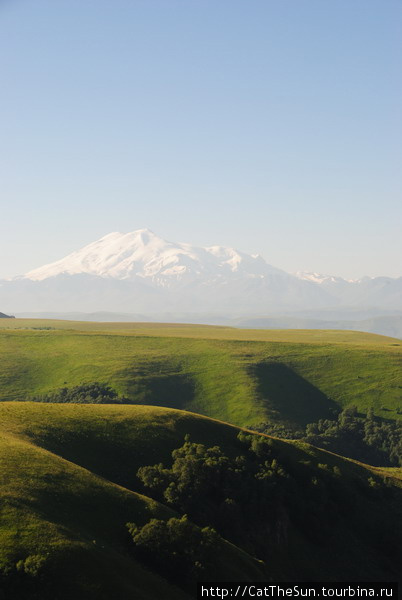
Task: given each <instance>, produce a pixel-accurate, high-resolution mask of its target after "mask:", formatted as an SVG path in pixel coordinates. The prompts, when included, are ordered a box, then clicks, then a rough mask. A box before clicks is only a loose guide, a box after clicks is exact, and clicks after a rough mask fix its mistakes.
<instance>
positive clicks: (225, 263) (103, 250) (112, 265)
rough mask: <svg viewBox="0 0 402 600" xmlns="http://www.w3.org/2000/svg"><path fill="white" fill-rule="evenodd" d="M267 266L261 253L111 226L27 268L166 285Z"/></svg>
mask: <svg viewBox="0 0 402 600" xmlns="http://www.w3.org/2000/svg"><path fill="white" fill-rule="evenodd" d="M267 271H270V272H271V271H279V270H277V269H274V268H273V267H270V266H269V265H268V264H267V263H266V262H265V261H264V259H262V258H261V257H260V256H255V257H253V256H250V255H248V254H244V253H242V252H239V251H237V250H235V249H234V248H226V247H223V246H210V247H206V248H198V247H195V246H191V245H190V244H186V243H173V242H168V241H166V240H164V239H162V238H160V237H158V236H157V235H156V234H155V233H154V232H153V231H151V230H150V229H147V228H143V229H136V230H134V231H131V232H129V233H120V232H117V231H115V232H112V233H109V234H107V235H105V236H104V237H102V238H100V239H99V240H96V241H95V242H92V243H91V244H88V245H87V246H85V247H84V248H81V249H80V250H77V251H76V252H72V253H71V254H69V255H68V256H66V257H64V258H62V259H61V260H58V261H56V262H54V263H51V264H48V265H44V266H43V267H40V268H38V269H34V270H33V271H30V272H29V273H26V275H25V278H26V279H31V280H35V281H42V280H44V279H48V278H49V277H55V276H57V275H78V274H88V275H95V276H98V277H104V278H113V279H133V278H137V277H141V278H153V279H156V280H158V281H159V282H162V283H163V284H164V285H167V284H169V282H171V281H173V280H174V279H176V280H177V279H179V280H184V279H185V280H189V279H193V278H199V277H200V276H203V277H206V278H207V279H208V280H211V279H214V278H216V277H221V276H223V275H226V276H227V275H228V274H230V273H234V274H235V273H240V272H242V274H243V275H245V276H251V277H253V276H262V275H264V274H265V273H266V272H267Z"/></svg>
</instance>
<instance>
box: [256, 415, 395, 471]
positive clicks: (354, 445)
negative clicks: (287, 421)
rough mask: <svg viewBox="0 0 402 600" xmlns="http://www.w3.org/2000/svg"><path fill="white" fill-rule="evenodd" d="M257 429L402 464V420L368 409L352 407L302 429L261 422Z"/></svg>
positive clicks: (376, 461) (339, 451)
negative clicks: (389, 417) (379, 415)
mask: <svg viewBox="0 0 402 600" xmlns="http://www.w3.org/2000/svg"><path fill="white" fill-rule="evenodd" d="M254 429H256V430H257V431H261V432H263V433H267V434H269V435H274V436H277V437H282V438H288V439H289V438H290V439H302V440H303V441H305V442H308V443H309V444H313V445H314V446H317V447H319V448H324V449H326V450H330V451H331V452H336V453H337V454H342V455H343V456H347V457H348V458H354V459H356V460H360V461H362V462H365V463H368V464H371V465H376V466H382V467H394V466H402V423H401V422H398V421H386V420H385V419H380V418H379V417H375V416H374V413H373V410H372V409H369V410H368V412H367V415H359V413H358V411H357V408H356V407H355V406H351V407H348V408H345V409H344V410H342V411H341V412H340V413H339V414H338V415H337V417H336V418H334V419H320V420H319V421H317V422H316V423H310V424H308V425H307V427H306V428H305V430H304V431H303V430H300V429H291V428H285V427H283V426H281V425H270V424H269V423H263V424H261V425H259V426H258V427H257V428H255V427H254Z"/></svg>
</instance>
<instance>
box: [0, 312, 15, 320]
mask: <svg viewBox="0 0 402 600" xmlns="http://www.w3.org/2000/svg"><path fill="white" fill-rule="evenodd" d="M0 319H14V317H10V316H9V315H5V314H4V313H2V312H0Z"/></svg>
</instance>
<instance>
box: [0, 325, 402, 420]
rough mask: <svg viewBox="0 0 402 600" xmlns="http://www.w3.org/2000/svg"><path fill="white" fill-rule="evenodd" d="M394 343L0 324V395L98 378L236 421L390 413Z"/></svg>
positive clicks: (183, 328)
mask: <svg viewBox="0 0 402 600" xmlns="http://www.w3.org/2000/svg"><path fill="white" fill-rule="evenodd" d="M401 349H402V346H401V342H400V341H399V340H396V339H393V338H386V337H382V336H376V335H371V334H362V333H358V332H345V331H320V330H314V331H303V330H295V331H291V330H285V331H280V330H272V331H263V330H240V329H234V328H229V327H208V326H190V325H173V324H166V325H163V324H147V323H139V324H130V323H101V324H100V323H88V322H85V323H74V322H71V321H65V322H62V321H46V320H44V321H39V320H21V319H13V320H6V319H5V320H3V321H2V324H1V326H0V357H1V361H0V398H1V399H2V400H22V399H27V398H30V397H32V396H34V395H38V394H44V393H48V392H51V391H52V390H55V389H58V388H61V387H63V386H67V387H72V386H74V385H78V384H82V383H90V382H93V381H101V382H102V383H106V384H109V385H111V386H112V387H113V388H114V389H115V390H116V391H117V392H119V393H121V394H122V395H124V396H126V397H128V398H130V399H131V400H133V401H135V402H137V403H138V404H150V405H159V406H166V407H170V408H178V409H182V410H190V411H192V412H197V413H200V414H204V415H206V416H209V417H212V418H217V419H221V420H224V421H227V422H230V423H233V424H236V425H240V426H247V425H255V424H258V423H261V422H264V421H272V422H277V423H282V424H285V425H286V424H294V425H300V426H304V425H305V424H307V423H309V422H312V421H316V420H318V419H320V418H329V417H330V416H331V415H332V414H333V410H334V409H337V408H338V407H346V406H349V405H351V404H353V405H356V406H357V407H358V408H359V410H361V411H362V412H367V409H368V408H370V407H372V408H373V409H374V411H375V413H376V414H378V415H379V416H382V417H383V418H391V419H396V418H399V417H400V415H398V413H397V409H398V408H399V407H400V406H401V392H402V387H401V386H402V380H401V356H402V353H401Z"/></svg>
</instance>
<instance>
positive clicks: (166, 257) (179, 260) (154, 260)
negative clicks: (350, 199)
mask: <svg viewBox="0 0 402 600" xmlns="http://www.w3.org/2000/svg"><path fill="white" fill-rule="evenodd" d="M0 302H1V303H2V306H4V307H5V308H6V309H9V310H12V312H27V311H30V312H32V311H40V312H46V311H47V312H48V311H53V312H74V311H79V312H97V311H111V312H127V313H142V314H145V315H147V314H151V313H167V312H174V313H175V314H178V313H190V312H191V313H192V314H197V313H204V314H205V313H215V314H218V313H219V314H226V315H228V316H230V317H233V316H247V317H252V316H254V315H258V316H264V315H266V316H269V315H270V314H272V313H278V312H281V313H283V312H284V311H285V312H288V311H294V310H313V311H314V310H321V309H328V308H334V307H336V308H342V307H351V308H353V309H360V308H362V309H363V308H373V307H375V308H378V309H384V310H385V309H386V310H387V311H388V312H389V311H390V310H391V311H392V310H400V309H402V277H400V278H398V279H392V278H388V277H377V278H374V279H371V278H363V279H361V280H359V281H347V280H344V279H342V278H339V277H331V276H322V275H319V274H316V273H298V274H296V275H292V274H289V273H286V272H285V271H283V270H281V269H278V268H276V267H274V266H272V265H270V264H268V263H267V262H266V261H265V260H264V258H262V257H261V256H259V255H249V254H246V253H244V252H241V251H238V250H236V249H234V248H227V247H223V246H209V247H205V248H202V247H196V246H192V245H191V244H188V243H173V242H169V241H166V240H164V239H162V238H160V237H158V236H157V235H156V234H154V233H153V232H152V231H150V230H149V229H139V230H136V231H133V232H130V233H119V232H114V233H110V234H108V235H106V236H104V237H102V238H101V239H99V240H96V241H95V242H92V243H90V244H88V245H87V246H85V247H84V248H81V249H80V250H77V251H75V252H72V253H71V254H69V255H68V256H66V257H64V258H62V259H61V260H58V261H56V262H53V263H50V264H47V265H44V266H42V267H39V268H37V269H34V270H32V271H30V272H28V273H26V274H25V275H24V276H23V277H18V278H15V279H13V280H10V281H4V280H3V281H0Z"/></svg>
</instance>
